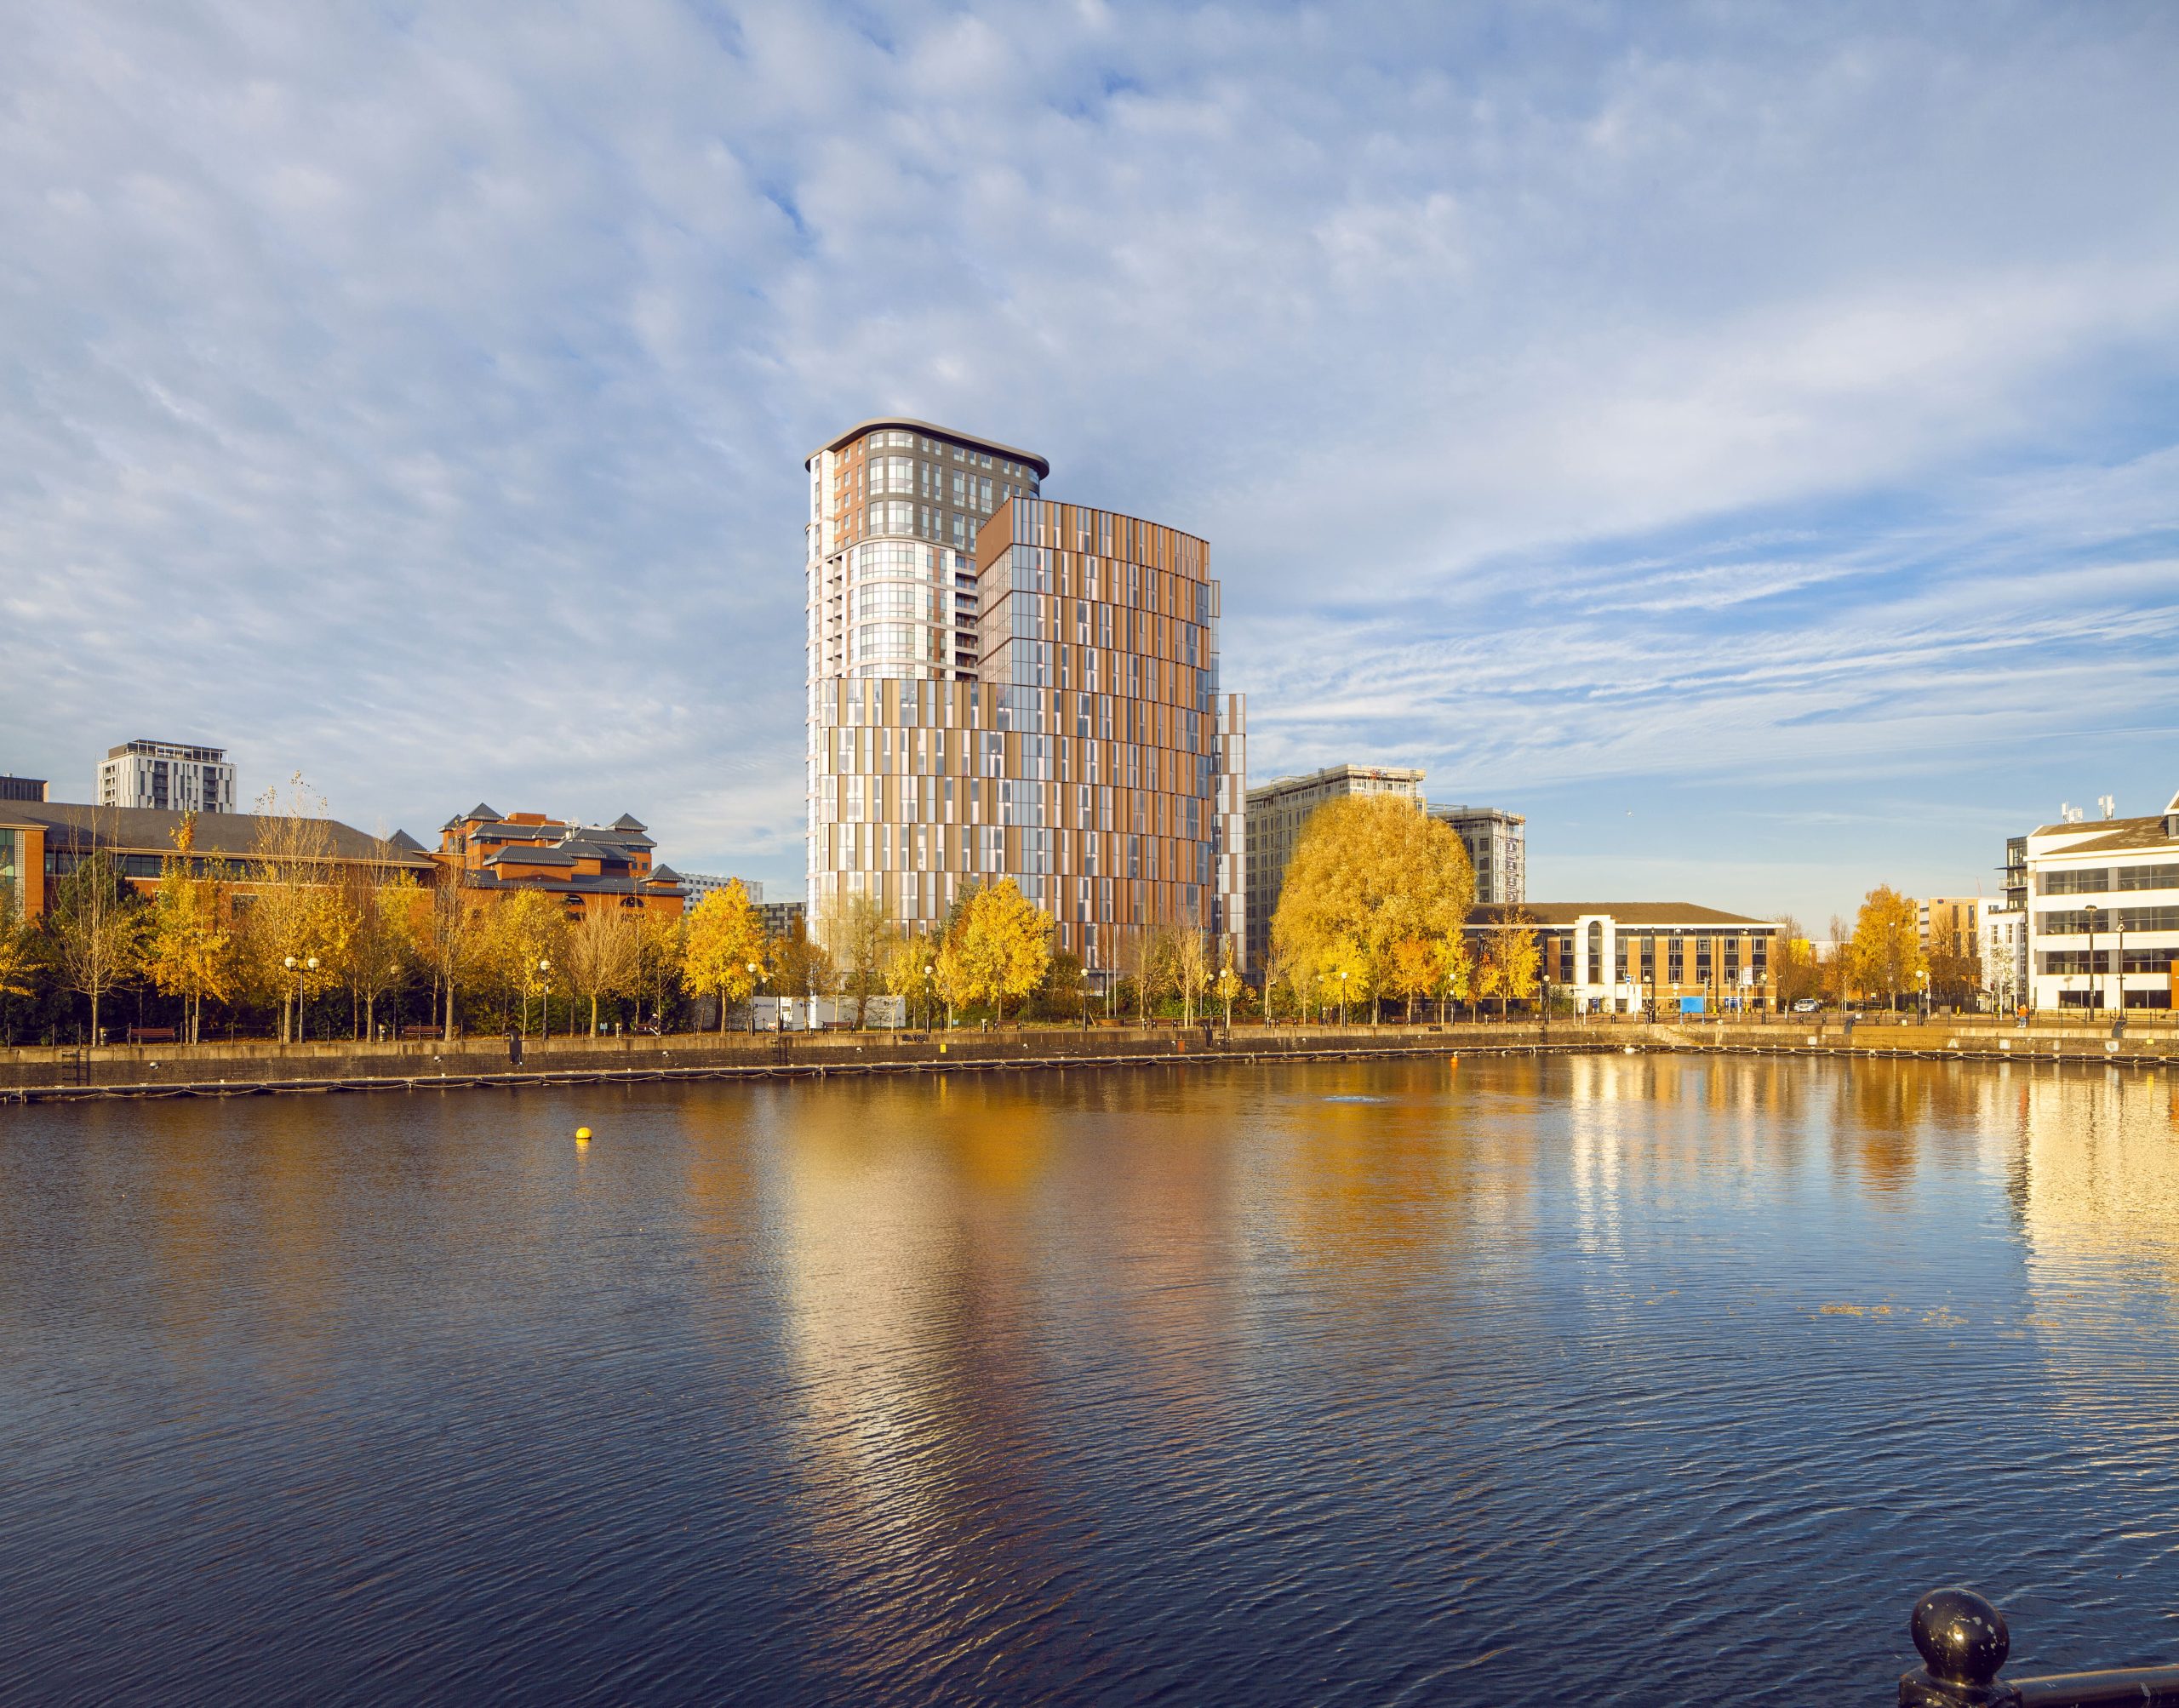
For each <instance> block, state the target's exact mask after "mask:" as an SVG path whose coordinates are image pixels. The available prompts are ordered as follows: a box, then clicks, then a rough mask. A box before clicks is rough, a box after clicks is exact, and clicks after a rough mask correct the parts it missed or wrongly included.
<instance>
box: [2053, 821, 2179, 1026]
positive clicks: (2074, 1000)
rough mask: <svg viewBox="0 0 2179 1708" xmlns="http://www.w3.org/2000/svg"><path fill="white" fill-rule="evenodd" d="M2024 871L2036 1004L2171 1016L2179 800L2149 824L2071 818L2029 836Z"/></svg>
mask: <svg viewBox="0 0 2179 1708" xmlns="http://www.w3.org/2000/svg"><path fill="white" fill-rule="evenodd" d="M2105 810H2106V811H2107V812H2109V811H2111V810H2112V809H2111V806H2110V804H2109V803H2108V801H2107V803H2106V806H2105ZM2024 865H2025V870H2026V875H2027V891H2028V894H2029V897H2030V906H2029V910H2028V914H2027V930H2028V938H2027V953H2028V963H2029V981H2028V991H2029V997H2028V999H2029V1001H2030V1002H2031V1003H2033V1005H2034V1006H2035V1007H2036V1008H2083V1009H2088V1010H2090V1011H2092V1012H2095V1013H2098V1014H2102V1013H2106V1012H2108V1013H2110V1014H2114V1015H2115V1014H2124V1013H2125V1012H2128V1011H2130V1010H2136V1009H2155V1010H2160V1011H2163V1012H2165V1013H2169V1012H2170V1009H2171V1008H2172V1006H2173V1002H2172V998H2173V994H2174V992H2175V991H2179V795H2174V796H2173V797H2171V799H2170V802H2169V803H2167V804H2166V805H2165V808H2164V810H2163V812H2161V813H2159V814H2155V815H2153V816H2152V817H2147V818H2136V819H2122V818H2119V817H2116V816H2112V817H2108V818H2104V819H2101V820H2092V821H2087V822H2084V821H2083V820H2082V819H2081V817H2080V816H2079V814H2075V813H2068V814H2067V815H2066V816H2065V817H2064V818H2063V819H2062V821H2061V822H2059V823H2057V824H2055V825H2043V826H2042V827H2041V828H2039V829H2038V830H2034V831H2029V832H2028V834H2027V839H2026V849H2025V857H2024Z"/></svg>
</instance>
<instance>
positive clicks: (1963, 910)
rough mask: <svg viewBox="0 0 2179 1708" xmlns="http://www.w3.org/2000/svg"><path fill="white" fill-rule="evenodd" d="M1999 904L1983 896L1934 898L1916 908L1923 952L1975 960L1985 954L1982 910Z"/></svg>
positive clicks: (1921, 902)
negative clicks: (1983, 948) (1982, 953)
mask: <svg viewBox="0 0 2179 1708" xmlns="http://www.w3.org/2000/svg"><path fill="white" fill-rule="evenodd" d="M1997 905H1999V903H1997V902H1995V901H1993V900H1990V899H1989V898H1987V897H1986V896H1980V895H1932V896H1929V897H1926V898H1925V899H1924V900H1920V901H1918V902H1917V903H1915V905H1914V911H1915V921H1916V924H1917V927H1918V928H1919V932H1920V934H1921V940H1922V953H1923V954H1924V955H1926V956H1930V957H1936V956H1939V955H1950V956H1955V957H1959V958H1961V959H1963V960H1972V959H1973V958H1974V957H1976V956H1977V955H1979V954H1980V953H1981V952H1982V928H1981V920H1982V910H1983V909H1984V908H1987V907H1994V906H1997Z"/></svg>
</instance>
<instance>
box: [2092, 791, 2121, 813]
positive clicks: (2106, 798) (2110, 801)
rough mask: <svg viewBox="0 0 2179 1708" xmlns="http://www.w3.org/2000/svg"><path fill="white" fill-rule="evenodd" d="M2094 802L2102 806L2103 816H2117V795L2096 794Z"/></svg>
mask: <svg viewBox="0 0 2179 1708" xmlns="http://www.w3.org/2000/svg"><path fill="white" fill-rule="evenodd" d="M2096 805H2097V806H2099V807H2101V808H2103V816H2104V817H2105V818H2107V819H2115V818H2117V817H2118V816H2119V802H2118V798H2117V797H2115V796H2112V795H2098V796H2097V797H2096Z"/></svg>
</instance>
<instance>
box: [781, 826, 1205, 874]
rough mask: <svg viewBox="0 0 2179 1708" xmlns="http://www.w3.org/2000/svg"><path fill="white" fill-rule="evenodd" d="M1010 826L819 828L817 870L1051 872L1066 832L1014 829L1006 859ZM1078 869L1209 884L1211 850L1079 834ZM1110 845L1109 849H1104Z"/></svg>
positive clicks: (1191, 843)
mask: <svg viewBox="0 0 2179 1708" xmlns="http://www.w3.org/2000/svg"><path fill="white" fill-rule="evenodd" d="M1008 828H1009V827H1008V826H1005V825H884V824H862V823H850V824H842V825H832V826H831V827H830V828H829V829H828V830H827V831H826V833H825V837H824V842H825V847H824V848H823V849H822V851H821V855H822V858H823V860H824V865H823V866H822V867H821V870H825V871H838V872H870V871H975V872H998V871H1009V872H1015V873H1021V872H1034V873H1043V872H1049V871H1055V870H1057V869H1058V866H1059V863H1061V862H1064V861H1065V860H1066V856H1067V851H1068V848H1067V837H1066V836H1065V834H1064V833H1062V832H1060V831H1050V830H1038V829H1034V828H1021V827H1018V826H1017V827H1014V829H1013V835H1014V837H1015V856H1014V863H1013V864H1012V865H1008V864H1007V854H1006V837H1007V834H1008ZM1079 843H1080V846H1079V849H1078V854H1079V864H1078V865H1077V866H1076V868H1075V869H1076V870H1077V871H1079V872H1080V873H1081V874H1082V875H1083V876H1085V877H1129V878H1137V877H1139V878H1148V879H1152V880H1154V881H1158V882H1167V881H1172V880H1176V879H1186V880H1189V881H1192V882H1194V883H1210V875H1211V871H1212V868H1213V865H1214V864H1215V858H1216V854H1215V849H1214V848H1213V846H1212V844H1211V843H1209V842H1205V841H1203V840H1201V839H1200V838H1190V839H1185V840H1184V839H1181V838H1175V837H1161V836H1148V835H1140V834H1137V835H1118V836H1110V837H1107V836H1105V835H1102V834H1100V833H1098V832H1096V831H1090V832H1087V833H1085V834H1084V835H1083V836H1082V837H1080V839H1079ZM1107 844H1109V847H1107Z"/></svg>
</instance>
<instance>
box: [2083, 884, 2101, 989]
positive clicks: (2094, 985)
mask: <svg viewBox="0 0 2179 1708" xmlns="http://www.w3.org/2000/svg"><path fill="white" fill-rule="evenodd" d="M2086 911H2087V913H2088V988H2089V993H2090V995H2091V996H2093V997H2095V999H2096V1012H2097V1013H2098V1014H2101V1013H2102V1012H2103V969H2102V968H2100V967H2098V966H2097V965H2096V911H2097V910H2096V904H2095V903H2094V902H2092V901H2091V902H2090V903H2089V904H2088V905H2087V910H2086Z"/></svg>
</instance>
